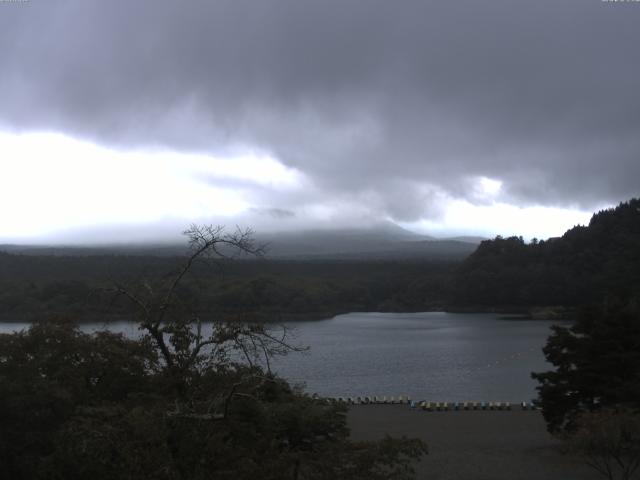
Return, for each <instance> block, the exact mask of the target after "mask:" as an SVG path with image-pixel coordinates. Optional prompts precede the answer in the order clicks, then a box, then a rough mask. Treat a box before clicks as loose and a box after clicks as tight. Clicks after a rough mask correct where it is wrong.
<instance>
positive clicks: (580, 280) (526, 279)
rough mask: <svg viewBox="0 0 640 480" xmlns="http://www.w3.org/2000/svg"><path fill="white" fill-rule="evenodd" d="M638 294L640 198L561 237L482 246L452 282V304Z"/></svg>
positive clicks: (577, 300) (573, 301)
mask: <svg viewBox="0 0 640 480" xmlns="http://www.w3.org/2000/svg"><path fill="white" fill-rule="evenodd" d="M638 292H640V199H632V200H630V201H628V202H624V203H621V204H620V205H618V206H617V207H616V208H613V209H609V210H603V211H601V212H598V213H596V214H594V215H593V217H592V218H591V221H590V222H589V225H588V226H584V227H583V226H577V227H574V228H572V229H570V230H568V231H567V232H566V233H565V234H564V235H563V236H562V237H560V238H551V239H548V240H546V241H542V240H540V241H538V240H536V239H534V240H533V241H531V242H530V243H526V242H525V241H524V240H523V238H522V237H509V238H502V237H497V238H496V239H494V240H487V241H484V242H482V243H481V244H480V246H479V247H478V249H477V250H476V251H475V252H474V253H473V254H472V255H471V256H470V257H469V258H468V259H467V260H465V261H464V262H463V264H462V265H461V267H460V268H459V270H458V271H457V273H456V275H455V280H454V281H453V283H452V290H451V294H452V302H453V304H455V305H473V306H480V307H490V306H491V307H495V306H516V307H523V306H524V307H526V306H535V305H562V306H579V305H583V304H586V303H591V302H593V301H594V299H602V298H604V297H605V296H607V295H615V296H618V297H625V298H626V297H630V296H632V295H634V294H637V293H638Z"/></svg>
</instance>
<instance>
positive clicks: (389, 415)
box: [347, 405, 601, 480]
mask: <svg viewBox="0 0 640 480" xmlns="http://www.w3.org/2000/svg"><path fill="white" fill-rule="evenodd" d="M347 418H348V423H349V426H350V427H351V436H352V438H353V439H354V440H373V439H378V438H381V437H383V436H384V435H385V434H387V433H388V434H389V435H392V436H402V435H405V436H407V437H418V438H421V439H423V440H424V441H425V442H427V444H428V446H429V455H427V456H426V457H424V458H423V460H422V461H421V462H420V463H419V464H418V465H417V466H416V472H417V475H416V478H418V479H430V480H431V479H434V480H438V479H442V480H445V479H446V480H458V479H459V480H502V479H504V480H592V479H593V480H596V479H598V478H601V477H600V475H599V474H598V473H597V472H595V471H594V470H592V469H591V468H590V467H588V466H586V465H584V464H583V463H582V461H581V460H580V459H579V458H575V457H571V456H568V455H565V454H563V453H562V452H561V448H560V447H561V443H560V442H559V441H558V440H556V439H554V438H553V437H552V436H550V435H549V434H548V433H547V431H546V429H545V423H544V420H543V418H542V415H541V414H540V412H537V411H522V410H512V411H448V412H425V411H421V410H417V409H411V408H409V407H408V406H406V405H358V406H352V407H350V410H349V413H348V417H347Z"/></svg>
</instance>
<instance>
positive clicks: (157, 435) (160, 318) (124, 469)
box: [0, 227, 426, 480]
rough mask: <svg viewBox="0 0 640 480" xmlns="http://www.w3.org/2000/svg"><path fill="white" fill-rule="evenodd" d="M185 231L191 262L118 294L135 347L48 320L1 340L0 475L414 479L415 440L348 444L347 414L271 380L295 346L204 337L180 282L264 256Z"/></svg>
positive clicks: (240, 328) (231, 326)
mask: <svg viewBox="0 0 640 480" xmlns="http://www.w3.org/2000/svg"><path fill="white" fill-rule="evenodd" d="M186 233H187V234H188V236H189V238H190V241H191V248H192V249H191V253H190V255H189V256H188V257H187V259H186V261H185V262H184V263H183V265H182V266H181V267H179V268H177V269H176V271H175V272H173V274H171V275H169V276H166V277H161V278H158V277H154V278H150V279H148V280H144V281H141V282H131V283H129V284H123V283H118V284H116V285H115V286H114V287H113V288H111V289H110V291H111V292H112V293H116V294H118V295H119V296H121V297H123V298H125V299H126V300H127V301H128V302H129V303H130V305H131V308H132V312H133V313H135V315H136V316H137V319H138V321H139V325H140V329H141V335H140V338H138V339H136V340H132V339H127V338H124V337H123V336H122V335H116V334H113V333H109V332H98V333H95V334H88V333H83V332H81V331H80V330H79V329H78V328H77V327H76V326H74V325H73V324H71V323H69V322H65V321H62V322H60V321H52V320H49V321H46V322H39V323H36V324H34V325H33V326H32V327H31V328H30V329H29V330H28V331H23V332H20V333H15V334H12V335H0V391H2V392H3V395H2V396H0V425H2V429H1V430H0V477H1V478H11V479H13V480H22V479H40V478H42V479H44V478H46V479H65V480H66V479H70V480H73V479H84V478H93V479H95V480H100V479H112V478H127V479H131V480H136V479H171V480H174V479H176V480H177V479H185V480H186V479H188V480H199V479H205V478H207V479H209V478H216V479H227V478H228V479H256V478H261V479H274V480H275V479H283V478H291V479H334V478H344V479H363V480H364V479H382V478H397V479H404V478H410V477H411V474H412V467H411V465H412V463H413V462H415V461H416V460H417V459H418V458H420V457H421V456H422V455H423V454H424V453H426V447H425V445H424V444H423V443H422V442H421V441H419V440H411V439H406V438H401V439H391V438H386V439H384V440H383V441H380V442H352V441H350V439H349V431H348V428H347V426H346V416H345V407H343V406H340V405H335V404H331V403H328V402H326V401H324V400H321V399H316V398H312V397H309V396H307V395H305V394H304V393H303V392H301V391H298V390H296V389H295V388H292V387H291V386H290V385H289V384H287V382H286V381H284V380H282V379H280V378H278V377H277V376H275V375H273V374H272V373H271V372H270V371H269V369H268V359H269V357H270V356H271V355H274V354H278V353H284V352H285V351H288V350H291V349H295V348H294V347H291V346H290V345H288V344H287V343H286V339H285V338H284V337H278V336H275V335H274V334H272V333H271V332H269V331H268V330H266V329H265V327H264V326H261V325H250V324H247V323H244V322H242V323H240V322H231V323H230V322H228V321H226V320H225V319H224V318H218V319H217V320H216V322H215V324H214V327H213V329H212V330H211V331H206V332H205V330H204V329H203V328H202V322H201V320H200V316H199V313H198V311H196V310H194V308H192V307H193V304H192V302H193V301H195V300H196V299H194V298H193V297H192V296H190V295H189V292H188V291H187V292H185V291H184V290H182V289H181V287H182V283H183V281H185V279H186V278H187V277H188V275H189V274H190V273H191V272H192V270H193V268H194V265H195V264H196V263H197V262H200V261H202V260H206V258H207V256H208V255H209V254H212V255H213V256H212V258H213V259H214V260H215V259H217V258H219V257H218V256H219V255H221V254H224V255H226V254H228V253H230V252H232V251H233V250H234V249H235V250H238V251H240V252H244V253H257V252H258V250H257V249H256V248H255V247H254V246H253V244H252V243H251V242H250V232H236V234H233V235H226V234H224V232H223V231H222V229H221V228H213V227H192V228H191V229H190V230H188V231H187V232H186ZM227 247H230V248H231V250H229V249H228V248H227ZM238 354H239V355H240V357H238ZM261 355H262V356H264V358H265V360H266V361H267V371H264V370H263V369H262V368H261V367H260V366H259V365H258V363H257V362H256V361H255V360H256V359H257V358H258V357H259V356H261ZM241 358H244V360H245V361H241Z"/></svg>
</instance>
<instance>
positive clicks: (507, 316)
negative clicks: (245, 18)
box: [0, 306, 575, 325]
mask: <svg viewBox="0 0 640 480" xmlns="http://www.w3.org/2000/svg"><path fill="white" fill-rule="evenodd" d="M433 312H445V313H460V314H469V315H473V314H495V315H496V316H497V317H498V318H499V319H500V320H513V321H517V320H547V321H548V320H560V321H567V320H571V319H573V318H575V312H574V310H573V309H570V308H565V307H528V308H515V307H481V306H477V307H442V308H440V307H438V308H433V309H430V310H416V309H406V310H397V311H363V312H359V311H358V312H356V311H354V310H332V311H320V312H302V313H293V312H285V313H275V312H269V313H266V314H265V313H257V314H238V313H237V312H226V313H220V317H219V318H224V319H226V320H229V319H231V320H234V319H237V320H239V321H251V322H254V323H274V324H278V323H289V322H306V321H318V320H329V319H332V318H334V317H337V316H338V315H345V314H348V313H389V314H393V313H398V314H404V313H433ZM252 315H253V316H252ZM41 319H45V320H59V319H65V320H66V319H68V320H71V321H73V322H76V323H78V324H81V325H82V324H88V323H96V322H102V323H109V322H127V321H131V322H136V320H134V319H131V316H130V315H122V314H110V313H88V314H79V313H74V312H68V313H61V314H56V315H51V314H44V313H43V314H41V315H38V314H35V313H29V314H22V315H20V314H18V315H14V314H8V313H0V323H33V322H35V321H38V320H41ZM213 320H214V319H210V320H208V319H203V321H204V322H209V321H213Z"/></svg>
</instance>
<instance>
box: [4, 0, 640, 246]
mask: <svg viewBox="0 0 640 480" xmlns="http://www.w3.org/2000/svg"><path fill="white" fill-rule="evenodd" d="M0 42H1V44H2V54H1V56H0V162H1V163H0V165H1V169H2V172H1V174H0V241H5V242H6V241H12V242H18V241H20V242H22V241H30V242H33V241H36V242H37V241H51V240H52V239H53V240H59V241H63V240H64V241H70V240H71V239H75V240H78V239H81V240H92V241H96V240H101V239H109V240H113V239H122V240H128V239H133V238H136V239H147V238H153V237H154V236H156V235H158V236H166V235H171V234H173V233H175V232H179V231H180V230H181V229H182V228H183V227H184V226H185V225H186V224H188V223H189V222H191V221H197V222H213V223H223V224H236V223H242V224H245V225H250V226H254V227H255V228H256V229H258V230H261V229H263V230H266V229H270V230H290V229H294V228H330V227H344V226H349V227H355V226H360V225H362V226H366V225H372V224H376V223H378V222H382V221H393V222H395V223H398V224H399V225H402V226H404V227H406V228H409V229H412V230H414V231H420V232H425V233H432V234H435V235H437V236H446V235H454V234H456V235H457V234H482V235H488V236H492V235H495V234H503V235H510V234H522V235H524V236H525V237H533V236H537V237H543V238H544V237H548V236H555V235H559V234H561V233H563V232H564V230H565V229H567V228H569V227H571V226H573V225H575V224H578V223H585V222H588V219H589V217H590V214H591V212H592V211H594V210H597V209H600V208H603V207H607V206H612V205H615V204H617V203H618V202H620V201H623V200H626V199H629V198H631V197H633V196H637V195H638V194H639V193H640V48H639V46H640V2H619V1H618V2H606V1H601V0H528V1H519V0H484V1H483V0H456V1H442V0H440V1H428V0H420V1H412V0H399V1H389V0H358V1H355V0H317V1H311V0H228V1H227V0H211V1H197V0H190V1H188V2H182V1H175V0H171V1H169V0H148V1H142V0H137V1H134V2H131V1H125V0H109V1H92V0H73V1H71V0H70V1H66V0H55V1H45V0H27V1H0Z"/></svg>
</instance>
